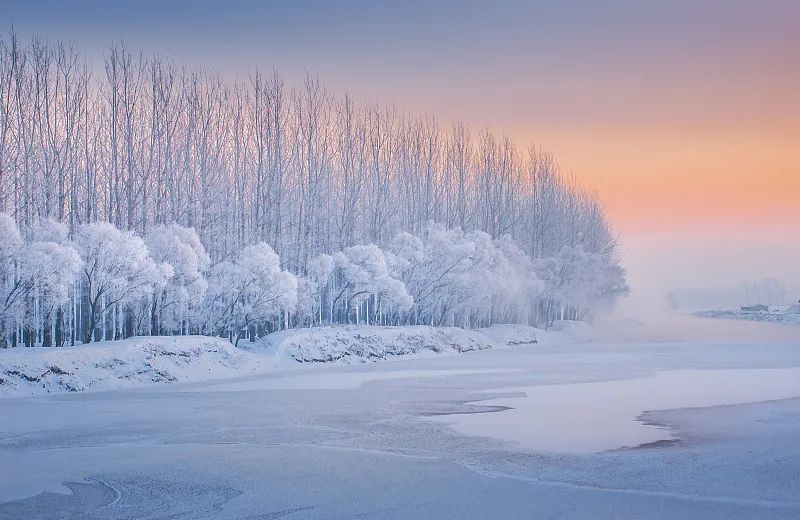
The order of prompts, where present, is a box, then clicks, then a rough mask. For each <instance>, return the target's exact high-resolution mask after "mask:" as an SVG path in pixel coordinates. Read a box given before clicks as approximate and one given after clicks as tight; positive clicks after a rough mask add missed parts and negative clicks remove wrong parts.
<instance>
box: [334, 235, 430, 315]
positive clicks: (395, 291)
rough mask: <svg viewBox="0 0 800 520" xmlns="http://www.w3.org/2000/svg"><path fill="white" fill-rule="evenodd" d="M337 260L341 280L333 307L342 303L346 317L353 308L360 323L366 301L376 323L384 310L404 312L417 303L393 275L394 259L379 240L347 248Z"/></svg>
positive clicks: (335, 260)
mask: <svg viewBox="0 0 800 520" xmlns="http://www.w3.org/2000/svg"><path fill="white" fill-rule="evenodd" d="M333 261H334V264H335V268H336V276H337V279H338V280H339V282H340V283H339V285H338V286H337V288H336V289H337V292H336V294H335V295H334V297H333V302H332V307H333V308H336V306H337V304H340V305H341V308H342V311H343V312H344V319H345V320H347V319H348V315H349V312H350V310H353V311H354V313H355V321H356V323H360V322H361V313H362V311H361V307H362V304H363V305H364V310H363V315H364V321H365V322H366V323H367V324H370V323H375V321H376V319H377V316H379V315H380V314H384V313H386V312H387V311H393V312H394V313H398V312H404V311H406V310H408V309H409V308H410V307H411V305H412V304H413V302H414V300H413V298H412V297H411V295H410V294H409V293H408V290H407V289H406V287H405V284H403V282H402V281H401V280H399V279H397V278H395V277H393V276H392V273H391V271H390V269H389V265H390V261H387V256H386V254H385V253H384V252H383V251H382V250H381V248H379V247H378V246H376V245H375V244H369V245H363V246H351V247H348V248H345V249H344V250H343V251H340V252H338V253H336V254H335V255H334V257H333ZM370 302H372V308H370Z"/></svg>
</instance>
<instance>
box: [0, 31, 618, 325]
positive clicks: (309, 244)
mask: <svg viewBox="0 0 800 520" xmlns="http://www.w3.org/2000/svg"><path fill="white" fill-rule="evenodd" d="M0 212H5V213H7V214H8V215H10V216H11V217H12V219H13V221H14V222H15V223H16V225H18V226H19V227H20V229H21V230H22V235H26V234H27V233H29V231H28V230H30V229H34V228H35V227H36V226H39V225H42V224H41V223H42V222H49V221H51V220H52V221H57V222H60V223H62V224H63V226H64V227H63V229H61V231H59V233H60V235H59V236H62V235H63V237H66V239H69V240H71V241H72V243H73V244H85V243H86V238H85V237H84V238H82V233H85V232H86V230H87V229H91V226H89V225H90V224H93V223H96V222H107V223H109V224H110V225H112V226H113V228H115V229H117V230H120V231H119V233H121V236H122V238H120V239H119V240H120V241H129V242H130V241H135V240H136V239H135V238H134V237H135V236H137V235H138V236H139V237H142V238H141V239H139V240H143V241H144V242H145V244H146V246H147V249H149V250H150V252H149V255H150V256H151V257H152V258H153V259H154V260H155V261H156V263H164V260H163V259H162V260H159V259H158V258H159V257H158V254H159V253H158V252H157V249H158V247H157V245H156V243H155V241H156V238H154V237H153V233H154V232H156V231H157V230H159V229H162V230H163V229H164V226H169V225H172V224H175V225H179V226H181V227H182V228H187V229H193V230H194V233H195V235H196V236H195V239H196V240H195V242H196V243H197V244H203V245H204V255H205V256H207V258H208V260H207V263H208V265H211V266H214V267H212V268H211V269H212V271H213V270H214V269H216V268H217V266H219V265H229V264H233V265H235V264H236V262H237V261H238V259H240V258H241V255H242V254H243V251H245V250H247V251H251V248H252V247H254V246H256V245H258V244H261V243H266V244H270V246H271V248H272V251H273V253H274V254H275V255H276V257H275V258H278V259H279V267H280V269H282V270H284V271H287V272H290V273H293V274H294V275H295V276H297V277H300V281H299V282H298V284H299V286H300V288H301V290H300V291H299V293H298V294H299V296H298V299H300V300H302V298H303V291H302V288H303V286H304V284H305V283H306V282H303V280H309V279H313V277H314V276H316V274H315V271H316V270H317V269H319V267H320V266H319V265H317V264H316V263H315V262H318V261H319V258H321V256H320V255H330V256H331V258H332V259H336V258H338V256H337V254H338V252H341V253H342V254H345V252H346V251H348V250H349V248H351V247H354V246H358V247H362V246H359V244H374V247H376V248H378V249H379V250H380V251H383V252H392V247H393V246H392V243H393V242H394V241H395V240H397V237H398V235H399V234H401V233H404V232H405V233H410V234H411V235H413V236H417V237H418V238H420V240H422V242H423V244H425V246H426V247H427V240H428V239H427V237H428V236H429V235H430V234H431V228H429V227H428V226H429V223H430V222H440V223H441V224H442V226H443V229H446V230H447V229H449V230H454V229H461V230H464V231H462V232H461V233H464V235H465V236H466V235H470V234H475V233H477V232H478V231H481V232H483V233H485V234H486V235H488V238H489V239H490V240H491V241H492V242H493V243H494V242H495V241H496V242H498V243H499V242H503V241H505V240H507V241H509V242H513V243H514V244H516V246H518V248H519V249H520V250H521V252H522V253H523V254H524V255H525V256H526V257H527V258H529V259H530V260H531V262H534V263H536V264H539V265H543V264H544V263H546V262H548V261H555V260H553V259H557V258H570V257H574V258H579V257H582V256H586V258H595V259H598V261H600V263H601V264H603V265H607V266H613V267H615V268H618V264H619V261H618V258H617V252H616V241H615V237H614V235H613V233H612V231H611V229H610V227H609V225H608V222H607V219H606V216H605V213H604V211H603V208H602V205H601V204H600V202H599V201H598V199H597V197H596V196H595V195H594V194H593V193H590V192H587V191H586V190H584V189H582V188H581V187H580V186H579V185H578V184H577V183H576V181H575V179H574V177H572V176H570V175H566V174H564V173H562V172H561V171H560V169H559V167H558V165H557V164H556V163H555V161H554V160H553V158H552V157H551V156H550V155H549V154H548V153H546V152H544V151H542V150H541V149H539V148H536V147H531V148H530V149H528V150H526V151H520V150H518V149H517V147H516V146H515V144H514V143H513V142H512V141H511V140H510V139H508V138H507V137H497V136H495V135H493V134H492V133H491V132H488V131H481V132H478V133H477V134H476V133H473V132H471V131H470V129H469V128H468V127H467V126H465V125H464V124H462V123H458V122H455V123H452V124H448V125H441V124H439V123H438V122H437V121H436V120H435V119H434V118H432V117H422V118H420V117H412V116H409V115H405V114H402V113H399V112H398V111H397V110H395V109H394V108H393V107H388V106H381V105H377V104H359V103H357V102H355V101H354V100H353V99H352V98H350V97H349V96H347V95H344V96H334V95H332V94H331V93H329V92H328V91H327V90H326V88H325V86H324V84H322V83H321V82H320V81H319V80H318V79H317V78H315V77H313V76H308V77H307V78H306V80H305V82H304V83H303V84H302V85H300V86H296V87H290V86H286V85H284V82H283V80H282V79H281V77H280V76H279V75H278V74H277V73H273V74H269V75H266V76H265V75H263V74H261V73H259V72H254V73H252V74H251V75H249V76H248V77H247V78H244V79H241V80H233V81H226V80H224V79H223V78H222V77H220V76H217V75H215V74H213V73H211V72H209V71H207V70H205V69H202V68H192V67H188V66H181V65H176V64H174V63H172V62H170V61H168V60H165V59H162V58H160V57H158V56H153V57H145V56H143V55H142V54H137V53H134V52H131V51H130V50H129V49H127V48H125V47H124V46H122V45H118V46H115V47H112V48H111V49H110V50H109V52H108V53H107V55H106V57H105V60H104V63H103V66H102V67H100V68H96V67H93V66H91V65H90V64H89V63H88V62H87V61H86V60H85V59H84V58H83V57H82V56H81V55H80V54H79V53H78V52H77V51H76V50H75V49H74V48H73V47H72V46H70V45H69V44H65V43H61V42H56V43H51V42H47V41H45V40H40V39H35V40H33V41H31V42H30V43H28V44H23V43H21V42H20V41H19V40H18V39H17V37H16V35H15V34H13V33H11V34H9V35H8V36H7V37H6V38H4V39H0ZM101 227H102V226H101ZM452 232H453V233H455V231H452ZM32 236H33V237H34V238H36V237H37V236H38V235H36V233H34V234H33V235H32ZM470 236H471V235H470ZM506 236H508V237H510V238H504V237H506ZM51 238H55V237H51ZM21 240H22V241H23V242H24V243H27V245H26V246H25V247H26V249H27V250H29V249H30V245H31V243H32V242H31V239H29V238H26V237H25V236H23V237H22V238H21ZM164 240H167V238H164ZM62 241H63V240H62V238H59V239H58V240H46V241H44V242H47V243H53V244H59V245H60V244H62ZM42 247H43V246H42ZM48 247H52V246H48ZM81 247H88V246H85V245H80V246H78V245H76V246H75V247H74V249H76V250H77V251H78V252H79V256H81V258H83V262H84V269H85V262H86V258H85V255H82V254H80V248H81ZM140 250H141V248H140ZM31 251H32V250H29V251H28V252H26V253H25V254H23V257H26V258H27V257H28V256H29V253H30V252H31ZM0 254H3V255H5V256H4V257H3V258H6V257H7V256H8V255H9V254H10V253H0ZM352 254H355V253H352ZM365 254H366V253H365ZM392 254H394V255H395V256H398V255H396V254H395V253H392ZM145 256H146V255H145ZM262 256H263V255H262ZM266 256H269V257H270V258H272V257H271V255H266ZM322 258H324V257H322ZM18 260H19V259H18ZM265 260H266V257H265ZM26 261H28V260H26ZM587 262H588V260H587ZM556 263H558V262H556ZM29 265H30V264H29ZM204 265H205V264H204ZM173 267H174V266H173ZM220 269H222V268H220ZM339 270H341V269H340V268H339ZM553 270H556V268H555V267H554V268H553ZM20 272H21V271H20V270H19V266H18V267H17V268H15V270H14V273H15V275H14V276H15V277H16V276H18V275H19V274H20ZM198 272H205V278H208V280H207V281H208V283H209V287H208V288H207V289H204V291H205V292H204V294H206V295H207V294H212V293H213V291H214V288H213V284H212V283H211V281H212V279H213V277H211V276H210V273H211V271H203V270H202V269H199V268H198ZM337 276H338V275H337ZM409 276H410V275H409ZM393 277H394V278H395V279H399V280H402V276H401V275H399V274H395V275H393ZM546 277H547V276H546V275H545V274H541V276H540V278H542V279H546ZM79 278H80V277H79ZM334 278H336V280H334V281H329V282H328V283H329V284H330V287H327V285H326V287H325V289H324V290H323V289H321V291H322V292H323V295H322V296H321V298H322V300H321V303H319V304H318V308H315V309H316V310H315V315H316V317H315V318H314V317H311V316H308V317H306V318H303V319H304V320H305V322H308V323H311V322H315V323H316V322H320V321H326V320H327V321H335V320H344V319H345V315H349V317H348V318H347V319H350V320H352V319H354V318H355V316H353V315H352V313H353V312H358V319H362V317H363V318H364V319H370V320H375V319H376V315H375V312H376V309H378V308H380V309H382V310H381V311H377V312H379V316H378V318H379V319H380V320H387V319H391V318H390V317H389V314H387V313H386V312H384V310H385V309H387V308H388V307H387V306H389V305H390V304H389V303H388V299H387V298H386V297H381V296H380V295H378V296H370V298H368V299H367V300H368V301H364V302H363V309H361V308H360V307H356V308H357V309H358V310H357V311H353V310H352V309H351V310H348V307H347V305H346V304H344V303H342V300H344V299H346V298H348V296H347V295H348V291H351V290H352V287H350V288H348V289H346V290H345V293H343V294H342V295H341V296H339V295H338V293H337V290H338V291H339V292H340V291H342V287H343V285H342V283H343V282H341V280H339V279H338V278H337V277H334ZM198 279H199V278H198ZM402 281H403V282H404V283H406V285H407V287H409V286H413V282H410V281H409V280H402ZM79 283H80V284H83V283H84V282H79ZM198 283H199V282H198ZM309 283H310V282H309ZM409 284H410V285H409ZM145 285H148V284H145ZM149 285H150V286H153V283H149ZM199 289H200V288H199V287H196V288H194V289H190V288H189V287H188V286H187V287H186V290H187V291H192V290H199ZM37 290H38V291H40V292H41V291H43V289H41V288H40V289H37ZM86 290H87V288H86V287H83V286H82V285H81V288H80V289H79V290H72V291H71V298H72V300H73V302H72V306H71V308H72V310H69V309H65V310H69V312H71V313H72V314H71V316H72V318H70V319H71V320H73V321H71V322H70V323H71V324H72V325H70V326H73V325H75V324H77V325H80V327H79V328H78V330H83V328H84V325H86V323H85V320H89V321H91V320H92V319H101V318H96V317H95V318H92V317H91V314H92V313H91V312H90V311H91V307H92V306H93V305H95V304H94V303H91V302H88V301H87V302H84V300H85V293H86ZM137 290H138V289H137ZM408 290H409V291H410V293H412V298H413V300H414V301H415V302H420V301H422V300H421V299H420V298H421V297H422V296H424V295H425V294H416V295H415V294H413V288H412V289H408ZM131 292H132V293H135V292H136V291H135V290H133V289H132V290H131ZM201 292H203V291H201ZM290 292H291V291H290ZM337 296H338V298H337ZM207 298H208V296H204V297H203V299H207ZM570 298H571V299H566V298H565V299H563V300H561V299H553V300H549V301H550V303H544V301H545V300H540V301H539V303H537V304H536V305H532V304H529V306H531V307H536V310H535V312H534V311H531V312H533V314H534V315H535V316H539V318H538V319H539V320H544V321H546V320H547V319H551V318H552V317H553V316H555V315H561V314H562V313H563V314H564V315H570V316H573V317H574V316H580V315H581V314H582V313H584V312H586V310H587V309H588V306H586V304H585V302H583V303H582V302H579V301H578V300H580V298H577V297H570ZM361 300H362V298H361V297H359V296H357V297H355V299H354V301H361ZM378 300H380V301H378ZM219 305H224V303H219ZM397 305H399V303H398V304H397ZM419 305H421V304H419V303H415V304H414V305H412V307H414V312H415V313H416V314H415V318H413V319H414V320H416V321H419V322H435V323H445V322H448V321H449V322H451V323H465V324H468V323H476V322H485V321H486V320H487V318H486V313H485V312H482V313H478V312H473V311H467V310H465V307H464V306H461V307H459V306H457V305H447V304H446V303H436V304H434V303H430V304H428V303H426V305H429V307H430V308H429V309H428V310H427V311H424V312H423V311H422V310H421V308H420V307H419ZM498 305H499V304H498ZM96 306H97V309H95V315H96V314H98V312H99V313H100V314H104V312H105V314H104V316H105V318H106V319H107V320H111V321H112V322H113V323H115V324H116V325H115V328H114V327H112V328H113V329H114V331H117V332H113V331H110V330H106V331H105V332H101V333H102V335H103V337H106V338H107V337H109V335H111V336H114V335H118V334H120V332H118V331H125V330H127V331H128V332H130V331H133V330H137V331H140V332H141V331H144V330H145V329H144V325H143V323H146V322H148V321H149V322H150V324H149V325H148V327H149V329H148V330H153V331H165V330H168V331H169V330H184V331H185V330H187V329H188V328H191V327H195V328H196V327H199V326H200V325H199V322H198V320H197V319H196V318H193V319H192V320H189V321H187V323H186V324H183V325H181V327H180V328H178V329H176V328H174V323H172V324H169V325H167V324H165V323H159V320H162V322H163V320H165V319H167V320H168V318H165V317H164V316H163V314H164V312H162V311H160V310H158V309H156V310H155V311H154V310H153V309H151V310H150V313H149V314H150V315H149V318H147V317H146V316H144V315H142V314H141V313H138V314H136V315H135V316H131V315H130V314H131V313H132V312H133V311H132V310H131V309H130V308H129V307H130V306H128V305H123V304H122V302H115V301H113V298H112V297H111V296H102V297H101V298H100V300H99V301H98V303H97V304H96ZM108 306H110V307H109V308H108V309H105V311H103V309H104V308H105V307H108ZM286 306H288V307H291V306H290V305H288V304H286ZM171 307H174V305H171ZM367 307H369V308H368V309H367ZM110 308H114V309H115V311H114V312H116V313H117V314H116V315H114V316H111V315H109V312H111V311H110V310H109V309H110ZM434 308H437V309H438V310H437V311H435V312H434V310H433V309H434ZM498 308H499V307H498ZM75 309H78V310H77V311H76V310H75ZM87 309H88V310H87ZM45 310H46V309H40V308H38V307H37V308H36V309H35V313H38V314H36V315H37V316H43V313H44V312H45ZM63 311H64V310H59V309H55V310H54V311H53V312H55V313H56V314H58V313H59V312H63ZM32 312H33V311H31V312H27V311H26V315H29V314H31V313H32ZM192 312H194V309H193V310H192ZM393 312H394V311H393ZM397 312H399V311H397ZM492 312H493V313H494V312H498V313H499V312H500V311H499V310H496V311H492ZM515 312H517V313H518V315H519V316H522V315H523V314H526V312H523V311H521V310H519V309H517V310H516V311H515ZM87 313H88V314H87ZM186 314H187V315H188V311H187V312H186ZM286 314H287V317H285V319H284V320H283V325H281V326H284V325H285V324H286V323H292V320H295V322H299V321H302V320H301V318H300V317H299V316H300V315H299V314H298V315H297V316H294V315H292V313H291V312H289V311H287V313H286ZM84 316H86V317H85V318H84ZM398 316H399V314H398ZM496 317H497V316H495V318H496ZM396 319H400V318H396ZM402 319H406V320H408V319H410V318H409V317H408V315H404V317H403V318H402ZM492 319H494V318H492ZM520 319H521V318H520ZM231 320H232V319H231ZM231 320H229V322H228V323H224V324H222V325H220V326H221V327H228V328H230V329H231V330H232V328H233V325H232V324H231V323H233V321H231ZM476 320H477V321H476ZM56 321H58V320H56ZM200 321H203V320H200ZM154 322H155V323H154ZM203 323H206V322H205V321H204V322H203ZM262 326H263V325H262ZM20 327H21V325H19V324H18V325H17V329H19V330H21V329H20ZM96 329H97V330H100V328H97V327H96ZM19 330H18V332H19ZM103 330H105V329H103ZM126 333H127V332H126ZM251 333H253V332H252V331H251ZM256 333H257V332H256ZM54 334H55V332H54Z"/></svg>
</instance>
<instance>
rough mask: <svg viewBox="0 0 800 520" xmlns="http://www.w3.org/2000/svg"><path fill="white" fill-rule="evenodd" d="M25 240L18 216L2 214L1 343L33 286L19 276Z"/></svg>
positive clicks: (6, 340) (8, 332) (0, 236)
mask: <svg viewBox="0 0 800 520" xmlns="http://www.w3.org/2000/svg"><path fill="white" fill-rule="evenodd" d="M22 247H23V242H22V236H21V234H20V232H19V228H18V227H17V224H16V222H14V219H13V218H11V216H10V215H8V214H6V213H0V346H2V347H5V346H6V345H7V344H8V343H7V342H8V335H9V334H13V331H12V330H11V329H13V327H14V321H15V319H17V318H19V316H20V314H21V308H22V303H23V301H24V298H25V296H26V295H27V293H28V291H30V287H29V285H28V282H27V281H25V280H23V279H22V278H21V277H20V276H19V272H18V262H19V259H20V253H21V251H22Z"/></svg>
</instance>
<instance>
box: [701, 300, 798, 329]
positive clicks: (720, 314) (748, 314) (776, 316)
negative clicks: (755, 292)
mask: <svg viewBox="0 0 800 520" xmlns="http://www.w3.org/2000/svg"><path fill="white" fill-rule="evenodd" d="M694 314H695V316H699V317H702V318H717V319H727V320H749V321H762V322H768V323H783V324H786V325H800V305H794V306H791V307H787V308H786V309H780V310H779V309H774V310H773V309H771V310H769V311H743V310H720V311H698V312H696V313H694Z"/></svg>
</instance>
